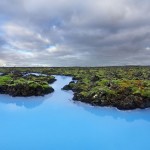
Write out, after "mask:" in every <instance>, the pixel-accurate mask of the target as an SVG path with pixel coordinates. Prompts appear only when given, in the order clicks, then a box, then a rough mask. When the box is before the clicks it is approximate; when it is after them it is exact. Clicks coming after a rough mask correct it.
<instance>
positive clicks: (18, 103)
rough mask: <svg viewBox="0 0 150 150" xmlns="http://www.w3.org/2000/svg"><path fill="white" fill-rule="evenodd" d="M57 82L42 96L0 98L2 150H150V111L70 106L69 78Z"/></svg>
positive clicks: (79, 105)
mask: <svg viewBox="0 0 150 150" xmlns="http://www.w3.org/2000/svg"><path fill="white" fill-rule="evenodd" d="M56 78H57V81H56V82H55V83H54V84H52V86H53V88H54V89H55V92H54V93H52V94H49V95H46V96H44V97H29V98H22V97H15V98H14V97H10V96H8V95H0V150H19V149H20V150H150V143H149V135H150V109H145V110H134V111H119V110H117V109H115V108H105V107H93V106H90V105H87V104H83V103H80V102H73V101H72V100H71V99H72V97H73V93H72V92H71V91H69V92H66V91H62V90H61V88H62V87H63V86H64V85H66V84H67V83H69V82H70V81H71V77H65V76H56Z"/></svg>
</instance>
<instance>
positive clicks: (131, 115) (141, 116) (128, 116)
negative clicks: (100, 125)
mask: <svg viewBox="0 0 150 150" xmlns="http://www.w3.org/2000/svg"><path fill="white" fill-rule="evenodd" d="M75 104H76V105H77V106H78V107H82V108H83V109H84V110H85V111H88V112H90V113H92V114H93V115H96V116H98V117H113V118H114V119H115V120H117V119H124V120H126V121H127V122H133V121H136V120H145V121H148V122H150V117H149V115H150V109H149V108H147V109H143V110H141V109H136V110H129V111H123V110H118V109H117V108H112V107H99V106H91V105H89V104H84V103H82V102H75Z"/></svg>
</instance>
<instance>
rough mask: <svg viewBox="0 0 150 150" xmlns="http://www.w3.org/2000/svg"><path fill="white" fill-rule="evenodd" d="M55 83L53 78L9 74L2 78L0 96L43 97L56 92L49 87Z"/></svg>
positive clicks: (3, 75)
mask: <svg viewBox="0 0 150 150" xmlns="http://www.w3.org/2000/svg"><path fill="white" fill-rule="evenodd" d="M54 81H55V78H54V77H53V76H42V75H39V76H36V75H32V74H29V75H25V74H24V73H21V72H18V71H13V72H7V73H4V74H2V75H1V76H0V94H9V95H11V96H24V97H26V96H43V95H45V94H48V93H52V92H53V91H54V89H53V88H52V87H51V86H50V85H49V84H50V83H53V82H54Z"/></svg>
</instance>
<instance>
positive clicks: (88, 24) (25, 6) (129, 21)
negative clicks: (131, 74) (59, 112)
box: [0, 0, 150, 66]
mask: <svg viewBox="0 0 150 150" xmlns="http://www.w3.org/2000/svg"><path fill="white" fill-rule="evenodd" d="M149 11H150V1H149V0H84V1H82V0H1V1H0V66H110V65H115V66H116V65H150V13H149Z"/></svg>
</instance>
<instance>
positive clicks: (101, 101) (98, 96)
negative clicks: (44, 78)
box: [62, 80, 150, 110]
mask: <svg viewBox="0 0 150 150" xmlns="http://www.w3.org/2000/svg"><path fill="white" fill-rule="evenodd" d="M80 85H81V84H80V80H79V81H78V82H77V83H75V82H74V81H71V82H70V83H69V84H68V85H65V86H64V87H63V88H62V89H63V90H72V91H73V92H74V96H73V100H74V101H81V102H84V103H88V104H91V105H94V106H109V107H116V108H118V109H120V110H132V109H137V108H140V109H145V108H148V107H150V98H149V97H147V96H142V95H141V94H140V93H134V94H133V92H132V91H131V90H130V89H128V88H125V89H124V90H123V91H120V90H119V89H115V90H116V93H117V92H118V93H117V94H114V93H111V91H107V90H106V89H105V88H99V90H98V91H96V92H91V90H92V87H91V89H88V91H87V90H84V89H81V88H80ZM117 90H118V91H117ZM119 92H120V93H119Z"/></svg>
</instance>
